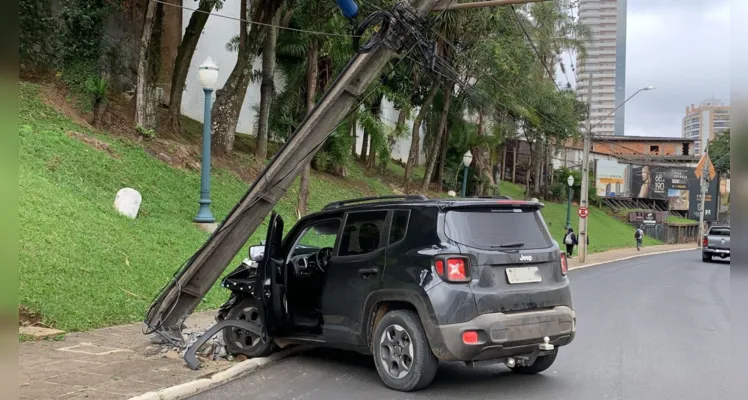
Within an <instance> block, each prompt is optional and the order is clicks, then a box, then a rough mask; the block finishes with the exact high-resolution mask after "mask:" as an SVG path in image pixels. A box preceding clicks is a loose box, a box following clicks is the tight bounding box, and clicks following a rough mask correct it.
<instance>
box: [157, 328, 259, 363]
mask: <svg viewBox="0 0 748 400" xmlns="http://www.w3.org/2000/svg"><path fill="white" fill-rule="evenodd" d="M212 326H213V324H211V325H210V326H208V327H206V328H205V329H197V330H196V329H183V330H182V343H180V344H178V345H177V344H172V343H163V341H161V342H159V343H152V344H151V345H150V346H148V347H146V349H145V352H144V355H145V356H146V357H154V356H160V357H163V358H171V359H177V358H184V354H185V353H186V352H187V349H188V348H190V347H191V346H192V345H193V344H195V342H197V340H198V339H199V338H200V337H201V336H202V335H203V334H205V332H207V331H208V330H209V329H210V328H211V327H212ZM152 342H153V341H152ZM197 356H198V358H200V359H201V360H202V361H234V357H233V356H232V355H230V354H229V353H228V349H227V348H226V342H224V340H223V334H222V333H221V332H218V333H217V334H216V335H215V336H213V337H212V338H211V339H210V340H208V341H207V342H205V343H204V344H203V345H202V346H200V348H199V349H198V350H197ZM244 360H246V357H244ZM236 361H239V357H237V358H236Z"/></svg>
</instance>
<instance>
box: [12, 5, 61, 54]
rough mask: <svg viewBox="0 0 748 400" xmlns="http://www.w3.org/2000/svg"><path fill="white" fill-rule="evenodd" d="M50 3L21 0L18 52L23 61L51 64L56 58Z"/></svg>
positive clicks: (19, 6)
mask: <svg viewBox="0 0 748 400" xmlns="http://www.w3.org/2000/svg"><path fill="white" fill-rule="evenodd" d="M50 4H51V1H50V0H20V2H19V4H18V9H19V10H18V11H19V13H18V16H19V18H18V25H19V32H18V33H19V38H18V53H19V56H20V59H21V62H22V63H24V62H28V63H30V64H32V66H42V65H49V64H51V62H52V60H53V58H54V57H53V54H54V51H53V46H52V43H53V41H54V40H53V39H54V37H55V36H54V25H53V22H52V21H53V20H52V15H51V8H50Z"/></svg>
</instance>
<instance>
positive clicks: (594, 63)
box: [576, 0, 627, 136]
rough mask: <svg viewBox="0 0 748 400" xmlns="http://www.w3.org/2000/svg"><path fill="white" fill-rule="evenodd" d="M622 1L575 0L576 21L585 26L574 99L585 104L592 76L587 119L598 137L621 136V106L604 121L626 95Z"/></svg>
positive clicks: (622, 117) (623, 7)
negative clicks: (583, 55) (587, 31)
mask: <svg viewBox="0 0 748 400" xmlns="http://www.w3.org/2000/svg"><path fill="white" fill-rule="evenodd" d="M626 8H627V7H626V0H579V19H580V21H581V23H582V24H584V25H585V26H587V27H589V29H590V31H591V32H590V33H591V38H590V39H591V40H590V42H589V43H588V44H587V60H586V61H584V60H577V65H578V67H577V77H576V81H577V85H576V91H577V98H578V99H579V100H580V101H583V102H585V103H587V102H588V99H587V94H588V86H589V85H590V83H589V80H590V77H589V74H590V73H592V82H591V85H592V98H591V100H592V101H591V104H590V107H591V119H592V125H593V126H594V125H595V124H597V123H598V122H600V123H599V124H598V125H597V127H595V128H594V129H593V132H594V133H595V134H598V135H619V136H620V135H623V125H624V107H621V108H620V109H618V110H617V111H616V112H615V113H613V114H611V115H610V117H608V118H606V119H605V120H603V118H605V116H606V115H608V114H609V113H611V112H612V111H613V110H614V109H615V107H616V106H617V105H619V104H621V103H623V101H624V100H625V96H626Z"/></svg>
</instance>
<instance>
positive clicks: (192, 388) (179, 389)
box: [129, 346, 310, 400]
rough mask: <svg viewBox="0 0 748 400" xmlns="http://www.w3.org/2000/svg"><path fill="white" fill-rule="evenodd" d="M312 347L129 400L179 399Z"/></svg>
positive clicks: (259, 360)
mask: <svg viewBox="0 0 748 400" xmlns="http://www.w3.org/2000/svg"><path fill="white" fill-rule="evenodd" d="M309 349H310V347H307V346H298V347H294V348H291V349H288V350H284V351H280V352H278V353H274V354H271V355H270V356H269V357H263V358H252V359H249V360H246V361H242V362H240V363H238V364H236V365H234V366H232V367H230V368H228V369H226V370H224V371H221V372H217V373H215V374H213V376H211V377H210V378H203V379H197V380H194V381H190V382H185V383H182V384H179V385H176V386H172V387H168V388H164V389H159V390H157V391H155V392H147V393H143V394H141V395H139V396H135V397H131V398H130V399H129V400H178V399H183V398H185V397H187V396H192V395H195V394H197V393H200V392H203V391H205V390H207V389H210V388H213V387H215V386H218V385H221V384H223V383H226V382H228V381H230V380H232V379H235V378H238V377H239V376H241V375H244V374H248V373H250V372H253V371H255V370H258V369H260V368H262V367H265V366H267V365H269V364H272V363H274V362H276V361H280V360H282V359H284V358H287V357H290V356H293V355H296V354H299V353H302V352H304V351H307V350H309Z"/></svg>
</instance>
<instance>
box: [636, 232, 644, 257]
mask: <svg viewBox="0 0 748 400" xmlns="http://www.w3.org/2000/svg"><path fill="white" fill-rule="evenodd" d="M634 239H636V251H641V247H642V240H643V239H644V231H643V230H642V228H641V227H639V228H637V229H636V232H634Z"/></svg>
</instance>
